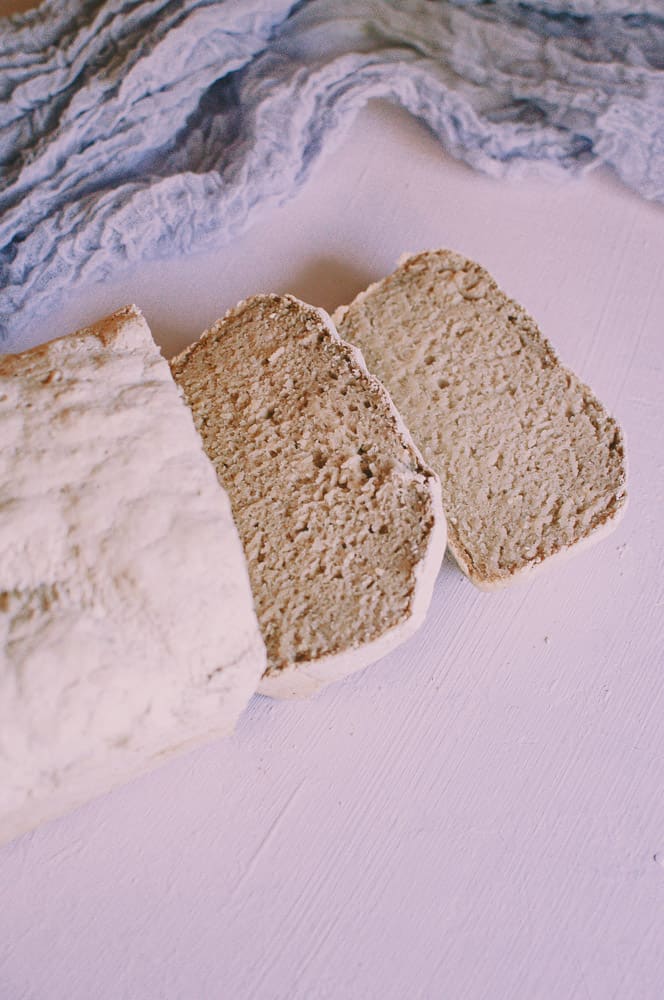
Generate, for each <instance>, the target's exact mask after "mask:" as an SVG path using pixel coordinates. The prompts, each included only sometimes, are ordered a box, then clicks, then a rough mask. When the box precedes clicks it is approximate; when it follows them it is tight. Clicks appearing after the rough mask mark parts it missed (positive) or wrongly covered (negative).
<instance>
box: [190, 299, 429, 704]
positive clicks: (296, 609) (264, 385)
mask: <svg viewBox="0 0 664 1000" xmlns="http://www.w3.org/2000/svg"><path fill="white" fill-rule="evenodd" d="M171 368H172V371H173V375H174V377H175V379H176V381H177V382H179V384H180V385H181V386H182V388H183V389H184V393H185V398H186V400H187V401H188V403H189V405H190V406H191V408H192V410H193V413H194V420H195V422H196V426H197V427H198V430H199V432H200V434H201V436H202V438H203V443H204V446H205V450H206V451H207V454H208V455H209V457H210V458H211V459H212V462H213V463H214V466H215V468H216V470H217V474H218V476H219V479H220V481H221V483H222V484H223V486H224V487H225V489H226V490H227V491H228V493H229V496H230V498H231V505H232V507H233V513H234V515H235V521H236V523H237V525H238V528H239V531H240V535H241V537H242V541H243V543H244V547H245V552H246V554H247V559H248V563H249V575H250V578H251V583H252V587H253V591H254V598H255V601H256V609H257V612H258V620H259V622H260V626H261V629H262V631H263V637H264V639H265V644H266V646H267V655H268V666H267V671H266V674H265V676H264V677H263V680H262V683H261V685H260V687H259V690H260V691H262V692H263V693H265V694H270V695H274V696H277V697H290V696H299V695H304V694H308V693H310V692H312V691H314V690H316V689H317V688H318V687H320V686H321V685H323V684H326V683H328V682H330V681H333V680H337V679H339V678H341V677H343V676H345V675H346V674H348V673H350V672H351V671H354V670H358V669H360V668H361V667H364V666H366V665H367V664H368V663H371V662H373V661H374V660H376V659H378V658H379V657H380V656H382V655H383V654H385V653H387V652H388V651H389V650H391V649H393V648H394V647H395V646H397V645H398V644H399V643H400V642H403V640H404V639H406V638H407V637H408V636H409V635H410V634H411V633H412V632H413V631H414V630H415V629H416V628H417V627H418V626H419V625H420V623H421V622H422V620H423V618H424V615H425V613H426V610H427V607H428V604H429V601H430V598H431V593H432V589H433V584H434V580H435V578H436V575H437V573H438V569H439V565H440V562H441V559H442V556H443V552H444V548H445V520H444V516H443V513H442V508H441V501H440V484H439V482H438V479H437V477H436V476H435V475H434V473H433V472H431V470H430V469H428V468H427V467H426V465H425V464H424V462H423V461H422V458H421V456H420V454H419V452H418V451H417V450H416V448H415V447H414V445H413V443H412V441H411V439H410V436H409V434H408V433H407V431H406V430H405V428H404V426H403V424H402V422H401V420H400V418H399V416H398V414H397V412H396V410H395V409H394V406H393V405H392V403H391V401H390V398H389V396H388V395H387V393H386V392H385V390H384V388H383V387H382V386H381V385H380V383H379V382H378V381H377V380H376V379H375V378H373V377H372V376H371V375H369V373H368V372H367V370H366V367H365V365H364V361H363V360H362V356H361V354H360V352H359V351H358V350H357V349H356V348H354V347H351V346H349V345H348V344H345V343H344V342H343V341H342V340H341V339H340V338H339V336H338V334H337V332H336V330H335V329H334V327H333V326H332V325H331V323H330V321H329V317H327V316H326V315H325V314H324V313H323V312H322V311H320V310H318V309H314V308H313V307H312V306H308V305H305V304H304V303H303V302H299V301H298V300H297V299H295V298H292V297H291V296H285V297H279V296H277V295H258V296H255V297H254V298H251V299H248V300H247V301H245V302H241V303H240V304H239V305H238V306H237V307H236V308H235V309H232V310H231V311H230V312H229V313H228V314H227V315H226V316H225V318H224V319H222V320H220V321H219V322H217V323H216V324H215V325H214V326H213V327H212V328H211V329H209V330H208V331H207V332H206V333H204V334H203V336H202V337H201V338H200V340H199V341H198V342H197V343H195V344H194V345H193V346H191V347H189V348H188V349H187V350H186V351H184V353H183V354H181V355H180V356H179V357H177V358H174V359H173V361H172V362H171Z"/></svg>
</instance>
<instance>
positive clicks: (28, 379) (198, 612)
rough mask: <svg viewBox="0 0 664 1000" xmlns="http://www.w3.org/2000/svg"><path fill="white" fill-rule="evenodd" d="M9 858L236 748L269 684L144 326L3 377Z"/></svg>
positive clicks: (247, 598) (2, 764)
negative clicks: (177, 761) (47, 833)
mask: <svg viewBox="0 0 664 1000" xmlns="http://www.w3.org/2000/svg"><path fill="white" fill-rule="evenodd" d="M0 434H2V440H3V448H2V450H1V451H0V715H1V720H0V841H2V840H8V839H11V838H12V837H14V836H16V835H18V834H19V833H21V832H23V831H24V830H27V829H30V828H31V827H33V826H35V825H37V824H38V823H40V822H42V821H44V820H47V819H50V818H52V817H55V816H57V815H60V814H61V813H63V812H65V811H67V810H68V809H71V808H74V807H75V806H76V805H78V804H80V803H82V802H84V801H86V800H87V799H89V798H91V797H93V796H95V795H99V794H102V793H104V792H106V791H108V790H109V789H110V788H112V787H113V786H114V785H116V784H118V783H121V782H123V781H127V780H129V779H130V778H133V777H134V776H135V775H137V774H139V773H141V772H143V771H145V770H147V769H149V768H150V767H152V766H154V765H155V764H156V763H157V762H158V761H159V760H161V759H162V758H163V757H165V756H168V755H170V754H171V753H174V752H176V751H177V750H179V749H181V748H183V747H186V746H190V745H194V744H196V743H200V742H201V741H203V740H205V739H209V738H211V737H212V736H215V735H222V734H225V733H228V732H229V731H230V730H231V729H232V727H233V725H234V722H235V721H236V719H237V716H238V715H239V713H240V712H241V710H242V709H243V708H244V706H245V704H246V702H247V701H248V699H249V697H250V696H251V694H252V693H253V691H254V689H255V686H256V683H257V681H258V678H259V677H260V675H261V674H262V671H263V669H264V665H265V651H264V647H263V643H262V640H261V637H260V633H259V630H258V625H257V622H256V618H255V614H254V610H253V601H252V597H251V591H250V587H249V581H248V577H247V571H246V565H245V562H244V556H243V553H242V549H241V545H240V541H239V538H238V536H237V532H236V529H235V526H234V524H233V520H232V515H231V511H230V505H229V503H228V498H227V497H226V496H225V495H224V493H223V491H222V490H221V489H220V488H219V484H218V482H217V479H216V476H215V474H214V470H213V469H212V467H211V465H210V463H209V462H208V460H207V458H206V457H205V455H204V453H203V450H202V447H201V444H200V440H199V439H198V436H197V434H196V431H195V428H194V426H193V422H192V420H191V414H190V413H189V411H188V409H187V407H186V406H185V405H184V403H183V402H182V400H181V398H180V394H179V392H178V389H177V387H176V386H175V384H174V383H173V380H172V378H171V376H170V371H169V368H168V365H167V363H166V362H165V361H164V360H163V359H162V358H161V356H160V354H159V350H158V348H157V347H156V345H155V344H154V342H153V340H152V337H151V335H150V331H149V329H148V327H147V324H146V323H145V320H144V319H143V317H142V316H141V314H140V311H139V310H138V309H137V308H136V307H134V306H129V307H127V308H125V309H122V310H119V311H118V312H116V313H114V314H113V315H112V316H110V317H107V318H106V319H105V320H103V321H102V322H101V323H99V324H97V325H95V326H93V327H90V328H87V329H85V330H81V331H78V332H77V333H75V334H72V335H70V336H69V337H63V338H59V339H58V340H54V341H51V342H50V343H47V344H44V345H42V346H39V347H36V348H34V349H33V350H31V351H26V352H25V353H24V354H19V355H7V356H5V357H2V358H0Z"/></svg>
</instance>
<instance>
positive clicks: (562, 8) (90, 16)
mask: <svg viewBox="0 0 664 1000" xmlns="http://www.w3.org/2000/svg"><path fill="white" fill-rule="evenodd" d="M376 97H380V98H387V99H388V100H391V101H394V102H396V103H398V104H400V105H402V106H403V107H405V108H407V109H408V110H409V111H411V112H412V113H413V114H414V115H417V116H418V117H419V118H421V119H422V120H423V121H425V122H426V123H427V125H428V126H429V127H430V128H431V129H432V131H433V132H434V133H435V134H436V135H437V136H438V138H439V139H440V141H441V143H442V145H443V146H444V147H445V149H446V150H448V152H450V153H451V154H452V155H453V156H456V157H459V158H460V159H463V160H465V161H466V162H467V163H469V164H470V165H472V166H473V167H476V168H478V169H480V170H483V171H485V172H487V173H490V174H492V175H494V176H499V177H502V176H507V175H512V176H514V175H519V174H522V173H523V172H524V171H526V170H536V171H540V172H541V171H553V172H556V173H564V172H567V173H569V174H574V173H576V172H578V171H579V170H583V169H586V168H588V167H589V166H591V165H593V164H595V163H605V164H607V165H609V166H610V167H612V168H613V170H614V171H615V172H616V173H617V174H618V176H619V177H620V178H621V179H622V181H623V182H624V183H625V184H626V185H628V186H629V187H631V188H633V189H634V190H635V191H638V192H639V193H640V194H641V195H643V196H644V197H646V198H650V199H655V200H658V201H664V0H637V2H636V3H631V4H629V3H626V2H623V0H541V2H539V3H537V2H530V3H518V2H512V0H494V2H487V0H484V2H480V0H455V2H431V0H405V2H396V0H394V2H391V0H353V2H350V0H347V2H339V0H336V2H335V0H301V2H300V3H288V2H286V0H262V2H259V0H145V2H136V0H105V2H103V0H76V2H75V0H47V2H46V3H44V4H43V5H42V6H41V7H39V8H38V9H37V10H34V11H31V12H29V13H27V14H25V15H22V16H16V17H14V18H10V19H5V20H0V101H1V102H2V103H1V104H0V171H1V177H2V183H1V185H0V340H2V341H3V343H2V349H3V350H9V349H12V348H15V347H16V346H18V345H20V342H21V332H22V331H23V330H25V329H26V328H27V325H28V324H29V323H30V322H32V320H33V319H34V318H36V317H37V316H39V315H42V314H44V313H45V312H46V311H47V310H49V309H51V308H53V307H55V306H57V303H58V301H59V300H60V298H61V296H62V295H63V293H64V292H65V291H69V290H71V289H73V288H75V287H76V286H77V285H79V284H81V283H83V282H86V283H87V282H90V281H101V280H103V279H104V277H106V276H108V275H110V274H111V273H119V272H121V270H122V269H123V268H124V267H126V266H128V265H130V264H131V262H133V261H137V260H141V259H148V258H153V259H154V258H157V257H162V256H173V255H176V254H178V255H179V254H186V253H189V252H193V251H197V250H202V249H204V248H207V249H209V248H214V247H217V246H222V245H224V244H225V243H228V241H229V240H231V239H232V238H233V237H234V236H235V235H236V234H237V233H238V232H239V231H240V230H242V229H243V228H245V227H246V226H247V225H248V224H249V223H250V222H254V221H256V220H257V219H259V217H260V211H261V208H262V207H263V206H265V205H266V204H268V203H272V204H274V203H275V202H282V201H284V200H285V199H287V198H289V197H291V196H292V195H293V194H294V193H295V192H296V191H297V190H298V189H299V188H300V187H301V185H302V184H303V183H304V182H305V180H306V178H307V176H308V175H309V173H310V171H311V168H312V166H313V164H314V163H315V161H316V160H317V158H318V157H319V156H320V155H321V154H322V153H323V152H329V151H331V150H333V149H334V148H335V146H336V145H337V144H338V142H339V140H340V138H341V137H342V136H343V134H344V132H345V131H346V130H347V129H348V127H349V125H350V124H351V122H352V121H353V118H354V116H355V115H356V113H357V112H358V110H359V109H360V108H361V107H362V106H363V105H364V104H365V103H366V102H367V100H369V99H370V98H376Z"/></svg>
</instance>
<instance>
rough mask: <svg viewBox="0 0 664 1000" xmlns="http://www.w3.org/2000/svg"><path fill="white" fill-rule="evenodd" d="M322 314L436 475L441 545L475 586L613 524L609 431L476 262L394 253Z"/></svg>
mask: <svg viewBox="0 0 664 1000" xmlns="http://www.w3.org/2000/svg"><path fill="white" fill-rule="evenodd" d="M335 320H336V322H337V324H338V326H339V330H340V332H341V334H342V336H344V337H346V338H347V339H348V340H349V341H351V342H352V343H354V344H357V345H358V347H359V348H360V349H361V350H362V352H363V353H364V356H365V358H366V360H367V364H368V365H369V367H370V369H371V370H372V371H373V372H375V374H376V375H377V376H378V377H379V378H380V379H382V380H383V381H384V382H385V385H386V386H387V388H388V390H389V391H390V393H391V395H392V398H393V399H394V402H395V404H396V405H397V406H398V408H399V410H400V412H401V414H402V415H403V418H404V420H405V421H406V423H407V424H408V427H409V429H410V431H411V433H412V434H413V437H414V439H415V442H416V443H417V445H418V447H419V448H421V449H422V453H423V454H424V457H425V459H426V461H427V462H429V463H430V464H431V465H432V467H433V468H434V469H435V470H436V471H437V472H438V473H439V475H440V477H441V480H442V484H443V507H444V508H445V513H446V515H447V523H448V544H449V547H450V549H451V551H452V553H453V555H454V556H455V558H456V560H457V562H458V563H459V565H460V567H461V569H462V570H463V571H464V572H465V573H467V574H468V576H469V577H470V578H471V580H472V581H473V583H475V584H477V586H479V587H482V588H487V589H488V588H492V587H495V586H501V585H503V584H506V583H508V582H509V581H510V580H512V578H513V577H514V576H516V575H517V574H520V573H522V572H524V571H527V570H531V569H533V568H534V567H536V566H538V565H539V564H540V563H541V562H542V561H543V560H546V559H548V558H549V557H551V556H553V555H556V554H557V553H563V552H568V551H569V550H570V549H572V548H573V547H577V548H578V547H579V546H580V544H581V543H584V542H587V541H590V540H596V539H598V538H599V537H601V535H602V534H604V533H606V532H607V531H608V530H611V529H613V528H614V527H615V525H616V524H617V521H618V518H619V516H620V514H622V512H623V510H624V508H625V502H626V493H625V481H626V471H625V449H624V442H623V437H622V434H621V431H620V428H619V427H618V425H617V424H616V422H615V420H613V419H612V418H611V417H610V416H609V415H608V413H607V412H606V410H605V409H604V407H603V406H602V404H601V403H600V402H599V400H598V399H597V398H596V397H595V396H594V395H593V393H592V392H591V391H590V389H589V388H588V387H587V386H586V385H584V384H583V383H582V382H581V381H580V380H579V379H578V378H577V377H576V375H574V374H573V372H571V371H569V369H567V368H564V367H563V366H562V365H561V364H560V363H559V361H558V359H557V358H556V355H555V354H554V353H553V350H552V349H551V346H550V345H549V343H548V342H547V341H546V340H545V339H544V337H542V335H541V333H540V332H539V330H538V329H537V326H536V325H535V323H534V321H533V320H532V319H531V318H530V316H528V314H527V313H526V312H525V310H524V309H523V308H522V307H521V306H519V305H518V304H517V303H516V302H514V301H513V300H512V299H508V298H507V296H506V295H504V294H503V292H502V291H501V290H500V289H499V288H498V286H497V285H496V283H495V281H494V280H493V279H492V278H491V276H490V275H489V274H487V272H486V271H485V270H483V268H481V267H480V266H479V265H478V264H475V263H473V261H470V260H467V259H466V258H465V257H462V256H460V255H459V254H457V253H453V252H451V251H449V250H438V251H432V252H428V253H421V254H417V255H415V256H411V257H407V258H406V259H405V260H404V261H402V262H401V266H400V267H399V268H398V269H397V270H396V271H395V272H394V274H391V275H390V276H389V277H387V278H385V279H384V280H383V281H379V282H378V283H377V284H375V285H372V286H371V287H370V288H368V289H367V290H366V291H365V292H362V293H361V294H360V295H358V296H357V298H356V299H355V300H354V302H353V303H352V304H351V305H350V306H346V307H341V308H340V309H338V310H337V311H336V313H335Z"/></svg>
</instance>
